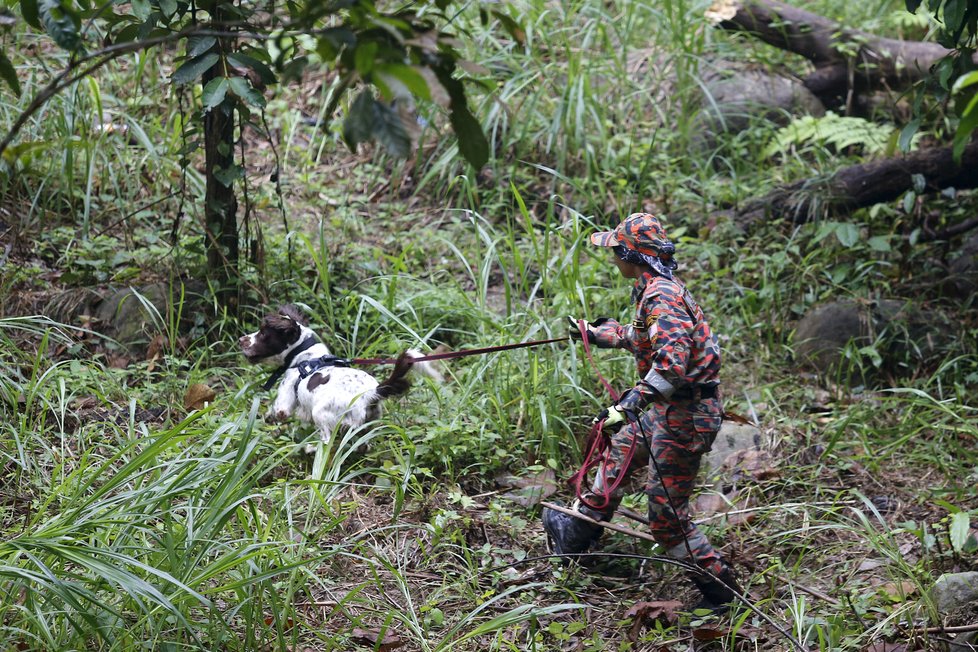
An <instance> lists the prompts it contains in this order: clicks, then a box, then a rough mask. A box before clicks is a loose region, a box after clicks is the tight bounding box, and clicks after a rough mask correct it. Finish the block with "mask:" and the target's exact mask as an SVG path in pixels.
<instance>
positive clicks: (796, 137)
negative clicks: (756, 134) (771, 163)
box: [764, 111, 915, 157]
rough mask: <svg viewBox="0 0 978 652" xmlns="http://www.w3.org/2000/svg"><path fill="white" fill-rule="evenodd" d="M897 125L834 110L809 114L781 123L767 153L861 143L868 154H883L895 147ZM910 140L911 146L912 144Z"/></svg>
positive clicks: (838, 147) (857, 144)
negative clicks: (793, 148)
mask: <svg viewBox="0 0 978 652" xmlns="http://www.w3.org/2000/svg"><path fill="white" fill-rule="evenodd" d="M896 131H897V129H896V127H894V126H893V125H887V124H876V123H874V122H870V121H869V120H866V119H864V118H852V117H846V116H840V115H836V114H835V113H833V112H832V111H829V112H827V113H826V114H825V115H824V116H822V117H820V118H816V117H814V116H810V115H806V116H803V117H800V118H796V119H795V120H793V121H792V122H791V123H790V124H788V125H787V126H785V127H782V128H781V129H779V130H778V132H777V133H776V134H775V135H774V139H773V140H772V141H771V143H770V144H769V145H768V146H767V147H766V148H765V149H764V156H765V157H770V156H774V155H775V154H785V153H787V152H788V151H789V149H790V148H792V147H794V146H797V145H804V144H815V145H821V146H823V147H831V148H833V149H835V150H837V151H843V150H846V149H848V148H850V147H859V148H861V150H862V152H863V153H865V154H867V155H876V154H882V153H884V152H886V151H887V150H890V149H893V148H894V147H895V144H896V141H895V135H896ZM914 144H915V143H911V149H913V145H914Z"/></svg>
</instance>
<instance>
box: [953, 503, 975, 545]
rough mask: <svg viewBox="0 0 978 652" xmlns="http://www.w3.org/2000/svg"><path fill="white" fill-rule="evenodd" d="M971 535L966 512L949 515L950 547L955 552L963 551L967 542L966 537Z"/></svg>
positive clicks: (969, 521)
mask: <svg viewBox="0 0 978 652" xmlns="http://www.w3.org/2000/svg"><path fill="white" fill-rule="evenodd" d="M970 533H971V517H970V516H969V515H968V512H955V513H953V514H951V531H950V536H951V547H952V548H954V551H955V552H961V551H962V550H964V545H965V543H967V542H968V535H969V534H970Z"/></svg>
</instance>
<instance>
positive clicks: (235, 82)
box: [228, 77, 265, 109]
mask: <svg viewBox="0 0 978 652" xmlns="http://www.w3.org/2000/svg"><path fill="white" fill-rule="evenodd" d="M228 83H229V84H230V85H231V92H233V93H234V94H235V95H237V96H238V97H240V98H241V99H242V100H243V101H244V103H245V104H248V105H250V106H253V107H256V108H259V109H263V108H265V96H264V95H262V94H261V93H259V92H258V91H257V90H255V89H254V88H252V87H251V83H250V82H249V81H248V80H247V79H245V78H244V77H229V78H228Z"/></svg>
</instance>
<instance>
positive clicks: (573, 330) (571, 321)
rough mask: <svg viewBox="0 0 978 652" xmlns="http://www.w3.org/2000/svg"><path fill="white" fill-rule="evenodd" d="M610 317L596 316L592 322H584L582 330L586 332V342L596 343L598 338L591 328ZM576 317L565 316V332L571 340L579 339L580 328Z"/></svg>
mask: <svg viewBox="0 0 978 652" xmlns="http://www.w3.org/2000/svg"><path fill="white" fill-rule="evenodd" d="M609 319H610V317H598V318H597V319H595V320H594V321H593V322H584V330H585V331H586V332H587V342H588V344H596V343H597V340H598V338H597V337H596V336H595V334H594V331H592V330H591V329H592V328H594V327H595V326H600V325H601V324H603V323H605V322H606V321H608V320H609ZM577 321H578V320H577V319H575V318H574V317H567V324H568V326H567V334H568V335H570V338H571V339H572V340H579V339H582V338H581V329H579V328H578V327H577Z"/></svg>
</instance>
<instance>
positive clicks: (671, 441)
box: [578, 398, 727, 575]
mask: <svg viewBox="0 0 978 652" xmlns="http://www.w3.org/2000/svg"><path fill="white" fill-rule="evenodd" d="M722 414H723V411H722V408H721V404H720V400H719V399H717V398H710V399H703V400H700V401H677V402H662V403H660V402H656V403H653V404H652V405H650V406H649V407H648V409H647V410H646V411H645V412H644V413H643V414H642V416H641V417H640V422H641V427H639V424H638V423H635V424H628V425H626V426H624V427H622V428H621V429H620V430H618V432H616V433H615V434H614V435H612V437H611V446H610V447H609V448H608V450H607V451H606V452H605V457H604V459H603V460H602V462H601V464H600V465H599V466H598V467H597V469H596V470H597V475H596V477H595V479H594V482H593V484H592V485H591V491H590V492H588V493H586V494H584V496H583V498H584V500H585V501H587V502H589V503H591V504H595V505H599V506H600V505H601V503H603V502H604V498H603V496H604V494H605V493H606V492H605V487H608V486H610V485H611V484H612V482H613V481H614V480H615V478H617V477H618V476H620V475H624V476H625V477H624V478H623V480H622V482H621V484H620V485H619V486H618V488H617V489H616V490H615V491H614V492H613V494H612V495H611V496H610V497H609V498H610V500H609V502H608V504H607V506H605V507H603V508H602V509H592V508H590V507H587V506H586V505H584V504H582V505H580V506H579V508H578V509H580V511H581V512H583V513H585V514H587V515H588V516H590V517H592V518H595V519H598V520H603V521H607V520H610V519H611V517H612V516H613V515H614V512H615V510H616V509H617V508H618V505H619V504H621V500H622V497H623V496H624V495H625V494H626V493H632V492H633V491H636V490H637V489H638V486H637V485H638V477H637V476H640V474H639V473H638V472H639V471H640V470H641V469H642V468H645V469H646V474H645V476H646V477H645V486H644V491H645V494H646V495H647V496H648V499H649V527H650V529H651V531H652V536H653V537H654V538H655V540H656V542H657V543H658V544H659V545H661V546H662V547H663V548H665V549H666V554H668V555H670V556H671V557H674V558H676V559H689V553H690V552H692V561H693V562H694V563H696V564H697V565H699V566H700V567H701V568H703V569H705V570H707V571H709V572H711V573H713V574H715V575H719V574H720V573H721V572H722V571H723V570H724V569H725V568H726V567H727V566H726V564H725V563H724V562H723V559H722V558H721V557H720V554H719V553H718V552H717V551H716V550H714V549H713V546H712V545H710V541H709V540H708V539H707V538H706V535H704V534H703V533H702V532H701V531H700V530H699V528H697V527H696V525H695V524H694V523H693V522H692V520H690V517H689V498H690V496H691V495H692V493H693V487H694V484H695V480H696V474H697V472H698V471H699V468H700V458H701V457H702V456H703V454H704V453H706V452H708V451H709V450H710V447H711V446H712V445H713V440H714V439H716V435H717V431H719V429H720V422H721V420H722ZM643 431H644V435H643ZM633 442H634V445H635V450H634V453H633V457H632V460H631V464H629V465H628V468H622V467H623V466H624V462H625V459H626V457H627V454H628V450H629V448H630V447H631V446H632V445H633ZM649 445H651V447H652V454H653V455H654V456H655V461H656V464H653V463H652V460H651V459H650V458H649V448H648V446H649ZM666 492H668V494H667V493H666ZM687 543H688V546H689V547H688V548H687Z"/></svg>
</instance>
